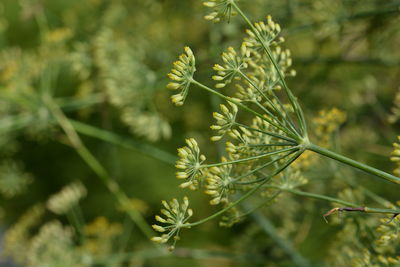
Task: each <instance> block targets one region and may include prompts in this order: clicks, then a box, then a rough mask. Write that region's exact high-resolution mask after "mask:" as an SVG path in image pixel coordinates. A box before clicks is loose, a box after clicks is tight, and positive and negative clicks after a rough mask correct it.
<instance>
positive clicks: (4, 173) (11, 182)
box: [0, 161, 33, 198]
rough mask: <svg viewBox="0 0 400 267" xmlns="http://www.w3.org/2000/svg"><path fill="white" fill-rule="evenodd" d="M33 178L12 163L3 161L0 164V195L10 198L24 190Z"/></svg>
mask: <svg viewBox="0 0 400 267" xmlns="http://www.w3.org/2000/svg"><path fill="white" fill-rule="evenodd" d="M32 180H33V177H32V175H31V174H29V173H25V172H24V171H23V170H22V168H21V166H20V165H19V164H17V163H16V162H13V161H5V162H3V163H1V164H0V194H1V195H3V196H5V197H7V198H11V197H14V196H16V195H18V194H20V193H22V192H24V190H25V189H26V187H27V186H28V185H29V184H30V183H31V182H32Z"/></svg>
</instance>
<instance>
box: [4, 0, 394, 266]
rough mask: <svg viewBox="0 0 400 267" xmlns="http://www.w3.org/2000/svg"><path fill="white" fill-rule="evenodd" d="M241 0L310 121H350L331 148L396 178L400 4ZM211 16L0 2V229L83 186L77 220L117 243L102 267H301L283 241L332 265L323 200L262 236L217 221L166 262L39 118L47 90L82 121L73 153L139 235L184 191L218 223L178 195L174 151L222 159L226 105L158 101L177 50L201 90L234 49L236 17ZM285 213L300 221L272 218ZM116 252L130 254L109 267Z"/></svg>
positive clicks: (48, 217)
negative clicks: (288, 73) (190, 140)
mask: <svg viewBox="0 0 400 267" xmlns="http://www.w3.org/2000/svg"><path fill="white" fill-rule="evenodd" d="M239 4H240V5H241V7H242V8H243V9H244V10H245V11H246V13H247V14H248V16H249V17H250V18H251V19H252V20H253V21H260V20H263V19H264V18H265V17H266V15H272V17H273V18H274V20H275V21H277V22H278V23H279V24H280V25H281V27H282V29H283V32H282V34H283V36H284V37H285V39H286V40H287V41H286V46H287V48H289V49H290V50H291V52H292V57H293V62H294V69H296V71H297V76H296V77H294V78H291V79H290V80H289V81H288V84H289V86H290V87H291V88H292V90H293V92H294V93H295V95H296V96H297V97H298V98H299V100H300V103H301V104H302V107H303V109H304V110H305V112H306V117H307V119H308V121H309V122H310V124H311V125H312V123H311V122H312V121H313V118H315V117H317V116H318V112H319V111H320V110H322V109H330V108H333V107H336V108H338V109H340V110H342V111H343V112H345V113H346V114H347V120H346V122H345V123H344V124H343V125H342V126H341V127H340V130H338V131H337V132H335V133H333V134H332V136H331V137H330V145H331V146H332V148H333V149H334V150H337V151H340V152H341V153H343V154H344V155H348V156H350V157H352V158H354V159H357V160H359V161H362V162H366V163H368V164H371V165H372V166H375V167H378V168H381V169H383V170H386V171H388V172H390V171H392V170H393V169H394V167H395V166H394V164H392V163H391V162H390V160H389V157H390V153H391V151H392V147H391V144H392V143H393V142H395V141H396V136H397V133H398V130H399V125H398V123H397V119H398V118H397V116H396V115H398V113H400V112H398V110H397V109H396V103H394V102H395V96H396V93H397V92H398V91H399V89H400V50H399V47H400V16H399V15H400V11H399V10H400V1H395V0H363V1H356V0H338V1H329V0H282V1H270V0H251V1H250V0H242V1H240V2H239ZM207 12H208V11H207V10H206V8H205V7H203V6H202V1H200V0H186V1H182V0H146V1H138V0H133V1H132V0H129V1H128V0H79V1H78V0H68V1H67V0H57V1H51V0H3V1H2V2H1V3H0V147H1V149H0V226H1V228H2V229H3V231H6V230H7V229H9V228H10V227H12V226H14V225H15V224H16V223H17V221H18V220H20V218H21V215H22V214H24V213H25V212H26V211H27V210H29V208H31V207H32V206H33V205H34V204H36V203H46V201H47V200H48V199H49V197H50V196H51V195H53V194H55V193H56V192H58V191H60V190H61V188H63V187H64V186H65V185H67V184H69V183H71V182H74V181H81V182H82V183H83V184H84V186H85V187H86V189H87V192H88V193H87V196H86V197H85V198H84V199H82V200H81V201H80V202H79V207H80V210H81V211H82V217H83V219H84V221H83V223H85V224H88V223H90V222H92V221H94V220H95V219H96V218H98V217H99V216H104V217H105V218H107V221H108V222H109V223H115V224H118V225H119V226H120V227H121V229H122V230H121V231H120V232H119V235H117V236H116V237H115V238H114V237H113V238H112V240H111V239H110V240H109V239H107V241H104V240H103V241H101V239H96V240H95V241H96V242H98V243H102V242H108V243H109V244H110V247H109V248H107V249H104V250H96V249H94V250H93V251H95V252H93V254H92V256H93V255H94V256H93V257H94V258H96V255H98V258H96V259H98V260H99V262H98V265H99V266H104V265H106V266H189V265H191V266H295V265H296V264H295V263H293V259H292V258H290V257H289V256H288V255H287V250H285V248H284V247H285V246H284V245H282V243H280V242H283V241H282V240H284V242H288V243H289V244H292V245H291V246H292V247H293V248H294V249H295V250H297V251H298V253H299V254H300V255H302V257H304V258H305V259H307V261H309V262H310V263H311V264H312V265H315V266H324V265H325V264H328V265H325V266H334V265H333V263H332V265H329V263H327V262H330V261H332V260H333V262H334V258H335V256H334V253H333V251H334V250H333V248H332V247H333V245H334V242H335V240H337V238H336V236H335V234H336V233H338V231H340V230H341V229H342V228H343V227H344V225H345V222H343V221H341V222H338V223H337V224H330V225H326V223H325V222H324V221H323V220H322V218H321V214H323V213H324V212H325V211H326V210H329V209H330V205H329V203H320V202H317V201H308V200H307V201H305V200H304V202H303V203H302V204H301V205H300V203H299V200H301V201H303V200H302V199H301V198H293V199H289V200H287V201H286V202H285V199H283V200H279V201H278V202H277V203H275V204H274V205H273V207H271V209H270V210H265V211H264V210H263V211H261V214H262V215H264V216H265V218H267V219H268V223H270V224H271V227H270V229H269V231H266V232H265V230H263V229H262V227H260V225H259V224H258V223H257V219H256V218H255V217H249V218H248V219H246V220H245V221H243V222H241V223H239V224H238V225H234V226H233V227H232V228H221V227H218V222H217V220H214V221H212V222H208V223H206V224H204V225H201V226H199V227H197V228H195V229H192V230H190V231H184V232H183V233H182V236H181V238H182V240H181V241H179V242H178V249H177V250H176V252H174V253H172V254H168V253H164V254H160V253H159V252H157V251H155V250H154V246H153V245H152V244H151V243H150V241H148V239H147V238H146V237H144V236H143V234H142V233H141V232H140V231H139V230H138V228H137V227H136V226H135V225H134V224H133V223H132V222H131V221H130V219H129V218H128V216H127V215H126V213H124V212H123V210H121V207H119V205H118V204H117V203H116V201H115V199H114V197H113V196H112V194H110V192H109V190H108V189H107V188H106V186H105V185H104V184H103V183H102V182H101V181H100V180H99V179H98V177H97V176H96V174H95V173H94V172H93V171H92V170H91V169H90V168H89V167H88V166H87V164H86V163H85V162H84V161H83V160H82V159H81V158H80V157H79V155H78V154H77V153H76V151H75V150H74V149H73V147H72V146H71V144H70V142H69V140H68V139H67V138H66V136H65V134H64V132H63V130H62V129H61V128H60V127H59V126H58V125H57V122H56V121H55V119H54V117H53V116H52V114H51V112H49V110H48V109H47V107H46V104H45V103H44V100H43V95H44V94H46V93H49V94H50V95H52V97H53V98H54V100H55V101H56V103H57V104H58V105H59V107H60V108H61V109H62V110H63V111H64V113H65V114H66V115H67V117H68V118H70V119H72V120H74V121H79V122H80V123H82V125H81V127H78V128H80V130H79V129H77V131H78V133H79V134H80V136H81V138H82V140H83V142H84V143H85V144H86V146H87V147H88V148H89V150H90V151H91V152H92V153H93V154H94V155H95V157H96V158H97V159H98V160H99V161H100V162H101V163H102V164H103V166H104V167H105V168H106V169H107V170H108V172H109V173H110V175H111V176H112V177H113V178H114V179H115V180H116V181H117V183H118V184H119V185H120V186H121V188H122V189H123V191H124V192H125V193H126V194H127V196H128V197H129V198H131V199H132V207H131V208H133V209H136V210H139V211H140V213H141V214H142V215H143V216H144V218H145V219H146V221H147V222H148V223H149V224H153V223H154V219H153V218H154V214H157V213H158V210H159V209H160V200H163V199H171V198H173V197H179V198H181V197H182V196H184V195H190V199H191V206H192V207H193V209H194V211H195V217H196V218H197V219H200V218H203V217H206V216H208V215H209V214H211V213H212V212H215V211H216V209H215V208H214V207H212V206H210V205H208V201H209V198H208V197H207V196H206V195H204V194H203V193H202V192H188V191H185V190H182V189H179V188H178V185H179V181H178V180H177V179H176V178H174V176H175V174H174V173H175V168H174V163H173V162H174V161H175V157H176V156H175V154H176V148H178V147H181V146H183V145H184V139H185V138H187V137H195V138H196V140H198V142H199V145H200V147H201V148H202V149H203V151H204V153H206V154H207V155H209V156H208V158H211V159H213V158H214V159H216V158H218V155H219V153H220V152H221V147H218V145H215V144H214V143H211V142H210V141H209V137H210V136H211V130H209V125H211V124H212V111H214V110H216V107H217V105H218V104H219V103H220V102H219V101H220V100H218V99H216V98H215V97H214V96H210V95H208V94H207V93H205V92H202V91H200V90H195V89H194V90H191V92H190V94H189V96H188V99H187V102H186V103H185V105H184V106H183V107H180V108H177V107H174V106H173V105H172V104H171V103H170V100H169V94H170V92H168V90H167V89H165V85H166V84H167V82H168V80H167V77H166V74H167V73H168V72H169V70H170V68H171V64H172V62H173V61H174V60H176V58H177V56H178V55H179V54H181V53H182V50H183V47H184V46H185V45H189V46H190V47H191V48H192V50H193V51H194V53H195V55H196V61H197V72H196V77H197V79H198V80H200V81H202V82H204V83H206V84H209V85H210V86H211V85H212V84H213V82H212V81H211V79H210V77H211V76H212V75H213V70H212V66H213V64H215V63H217V62H220V54H221V53H222V51H223V50H224V49H226V48H227V47H228V46H235V47H239V46H240V43H241V40H242V38H243V36H244V30H245V29H246V25H244V23H243V21H242V20H240V19H239V18H232V20H231V21H230V23H226V22H222V23H220V24H214V23H210V22H208V21H206V20H204V19H203V16H204V15H205V14H207ZM397 101H398V102H400V101H399V100H397ZM398 104H399V106H400V103H398ZM84 126H90V127H95V128H89V130H87V129H88V128H85V127H84ZM85 129H86V131H85ZM97 131H105V132H106V133H111V134H113V135H112V136H113V137H115V138H114V139H113V140H114V141H115V140H116V138H118V140H119V141H120V142H119V143H120V144H118V142H114V143H113V142H107V141H106V140H104V139H107V138H102V137H101V136H100V134H99V132H97ZM102 133H104V132H102ZM314 138H316V137H314ZM121 143H123V144H121ZM338 168H343V169H344V170H343V172H342V173H340V172H339V171H338ZM347 176H348V177H349V178H347ZM307 177H308V178H309V180H310V181H311V182H310V185H309V187H308V188H309V190H310V191H320V192H323V193H326V194H328V195H331V196H336V195H338V194H339V193H340V192H342V191H343V190H345V189H346V188H348V187H351V188H353V189H354V188H355V189H357V184H362V186H363V187H365V188H369V189H371V190H373V191H374V192H375V193H377V194H378V195H380V196H382V197H384V198H386V199H388V200H390V201H396V200H397V199H396V198H397V197H398V189H396V188H393V186H390V185H388V184H387V183H385V182H380V181H379V180H378V181H376V180H373V179H367V176H366V175H364V174H361V173H358V172H355V173H354V172H352V171H351V170H349V169H348V168H347V167H343V166H341V165H337V164H333V163H330V162H327V161H324V160H321V162H320V164H317V165H316V166H314V167H313V168H312V171H310V173H307ZM350 177H354V178H355V179H354V181H355V182H354V183H353V184H352V185H349V184H347V183H345V182H343V180H348V179H350ZM332 178H334V179H332ZM352 181H353V180H352ZM328 184H329V185H328ZM287 205H289V207H288V206H287ZM290 205H294V206H293V209H294V210H295V212H293V214H292V212H288V213H291V214H282V213H285V212H282V209H288V210H290ZM266 209H268V208H266ZM345 216H353V215H347V214H346V215H345ZM55 219H57V220H59V221H61V222H62V223H63V224H64V225H68V224H70V223H71V222H70V221H69V219H68V218H67V216H57V215H55V214H54V213H51V212H49V211H47V212H46V213H45V214H44V215H43V217H42V218H41V220H40V222H38V223H37V224H36V225H35V226H32V227H31V229H30V230H29V231H28V233H26V234H25V235H24V236H23V239H21V240H20V241H18V242H22V243H23V244H24V246H27V247H29V244H30V243H29V242H31V240H32V239H33V238H34V236H35V234H36V233H37V232H38V229H40V226H41V225H43V224H44V223H45V222H49V221H52V220H55ZM110 227H111V226H110V225H109V226H107V227H106V229H110ZM121 233H122V234H121ZM273 233H275V234H276V235H277V236H278V237H277V236H275V235H274V234H273ZM121 236H124V237H125V239H126V240H125V239H124V241H121V239H122V238H121ZM280 238H282V240H281V239H280ZM279 240H280V241H279ZM15 242H17V241H15ZM57 242H58V241H57V240H54V243H55V245H54V246H56V245H57ZM96 242H94V243H96ZM122 242H125V243H124V245H121V243H122ZM75 244H77V245H76V246H78V245H82V244H79V242H77V243H75ZM115 244H116V245H115ZM94 246H96V244H95V245H94ZM97 246H99V244H97ZM3 247H4V245H3ZM71 250H72V248H71ZM29 251H30V252H32V253H34V251H35V250H30V249H29ZM88 251H92V250H90V249H89V250H88ZM96 251H97V252H96ZM99 251H101V253H100V252H99ZM36 252H37V251H36ZM20 253H24V252H23V251H21V252H20ZM96 253H99V254H96ZM126 253H130V254H126ZM135 253H136V254H135ZM125 254H126V255H125ZM131 254H132V255H134V256H132V255H131ZM113 255H114V256H115V255H117V256H118V255H125V258H124V259H123V260H121V261H118V262H117V263H115V262H113V263H106V262H107V259H109V258H112V257H113ZM34 256H35V255H33V256H32V255H31V257H34ZM36 256H37V255H36ZM37 257H39V256H37ZM121 257H122V256H121ZM39 258H40V257H39ZM40 259H41V260H43V262H44V261H46V260H47V261H48V262H49V265H42V266H58V265H52V264H54V262H57V261H54V260H55V259H54V258H51V257H49V256H48V257H47V258H46V257H45V256H43V258H40ZM52 260H53V261H52ZM7 261H10V262H15V261H16V260H15V259H10V258H7ZM26 262H29V260H27V261H25V263H24V261H22V262H21V263H22V265H25V264H27V263H26ZM120 262H122V263H120ZM93 264H94V263H93ZM107 264H109V265H107ZM112 264H114V265H112ZM119 264H121V265H119ZM88 265H90V264H88ZM60 266H62V265H60ZM338 266H340V265H338Z"/></svg>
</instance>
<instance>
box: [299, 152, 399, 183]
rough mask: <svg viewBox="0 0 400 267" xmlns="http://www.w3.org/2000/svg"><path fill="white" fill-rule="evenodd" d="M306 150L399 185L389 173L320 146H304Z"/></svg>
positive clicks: (397, 179)
mask: <svg viewBox="0 0 400 267" xmlns="http://www.w3.org/2000/svg"><path fill="white" fill-rule="evenodd" d="M306 149H308V150H311V151H314V152H316V153H318V154H321V155H323V156H325V157H329V158H331V159H334V160H337V161H340V162H342V163H344V164H347V165H349V166H351V167H354V168H357V169H359V170H362V171H364V172H366V173H369V174H372V175H375V176H378V177H380V178H383V179H385V180H387V181H389V182H392V183H395V184H400V178H399V177H397V176H394V175H392V174H389V173H386V172H384V171H381V170H378V169H376V168H374V167H371V166H368V165H366V164H364V163H361V162H358V161H355V160H353V159H350V158H348V157H345V156H343V155H340V154H338V153H336V152H333V151H330V150H328V149H326V148H323V147H320V146H317V145H314V144H309V145H307V146H306Z"/></svg>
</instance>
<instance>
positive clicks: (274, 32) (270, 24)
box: [244, 16, 284, 49]
mask: <svg viewBox="0 0 400 267" xmlns="http://www.w3.org/2000/svg"><path fill="white" fill-rule="evenodd" d="M254 28H255V30H256V32H253V31H252V30H247V31H246V33H247V35H248V37H247V38H245V42H244V43H245V45H246V47H250V48H254V49H262V47H263V44H264V45H265V46H271V45H277V44H279V43H282V42H284V38H283V37H279V39H278V40H276V38H277V37H278V35H279V33H280V32H281V27H280V26H279V24H278V23H275V22H274V21H273V20H272V18H271V16H267V23H264V22H262V21H260V22H256V23H254ZM260 41H261V42H262V43H260Z"/></svg>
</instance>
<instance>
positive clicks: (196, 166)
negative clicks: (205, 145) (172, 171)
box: [175, 138, 206, 190]
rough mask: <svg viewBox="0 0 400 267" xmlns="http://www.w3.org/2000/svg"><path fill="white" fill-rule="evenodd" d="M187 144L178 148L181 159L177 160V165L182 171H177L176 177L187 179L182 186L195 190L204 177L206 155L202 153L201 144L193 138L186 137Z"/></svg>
mask: <svg viewBox="0 0 400 267" xmlns="http://www.w3.org/2000/svg"><path fill="white" fill-rule="evenodd" d="M186 144H187V146H185V147H182V148H179V149H178V156H179V157H180V159H179V160H178V161H177V162H176V165H175V167H176V168H178V169H180V171H179V172H177V173H176V177H177V178H178V179H184V180H185V182H184V183H182V184H181V185H180V187H182V188H186V187H188V188H190V189H192V190H194V189H196V188H197V187H198V183H199V180H200V179H201V177H202V171H201V164H202V163H203V162H204V161H205V160H206V157H205V156H204V155H200V149H199V146H198V144H197V142H196V140H194V139H193V138H189V139H186Z"/></svg>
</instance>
